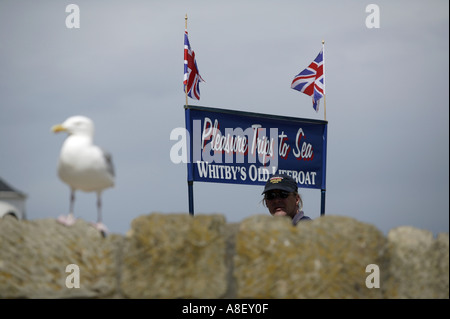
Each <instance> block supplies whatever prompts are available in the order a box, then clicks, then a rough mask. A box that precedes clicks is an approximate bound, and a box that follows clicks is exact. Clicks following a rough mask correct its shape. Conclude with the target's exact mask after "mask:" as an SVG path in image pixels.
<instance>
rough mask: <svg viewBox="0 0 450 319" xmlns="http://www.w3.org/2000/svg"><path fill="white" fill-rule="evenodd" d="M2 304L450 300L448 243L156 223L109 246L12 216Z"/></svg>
mask: <svg viewBox="0 0 450 319" xmlns="http://www.w3.org/2000/svg"><path fill="white" fill-rule="evenodd" d="M71 267H75V268H71ZM77 276H78V277H77ZM77 283H79V288H78V287H77ZM0 298H10V299H11V298H14V299H15V298H27V299H35V298H45V299H47V298H101V299H105V298H133V299H143V298H151V299H159V298H165V299H174V298H192V299H225V298H231V299H233V298H264V299H279V298H284V299H286V298H301V299H317V298H333V299H342V298H358V299H361V298H364V299H399V298H402V299H403V298H408V299H413V298H414V299H417V298H421V299H430V298H433V299H435V298H438V299H444V298H445V299H448V298H449V235H448V233H441V234H439V235H438V236H437V237H436V238H435V237H434V236H433V234H432V233H431V232H429V231H426V230H420V229H416V228H413V227H407V226H404V227H398V228H395V229H392V230H391V231H390V232H389V233H388V235H387V236H384V235H383V234H382V233H381V232H380V231H379V230H378V229H376V228H375V227H374V226H372V225H370V224H366V223H362V222H359V221H357V220H355V219H352V218H348V217H343V216H332V215H328V216H323V217H320V218H318V219H315V220H313V221H309V222H304V223H300V224H299V225H297V226H296V227H294V226H292V225H291V224H290V221H289V220H288V219H287V218H281V217H280V218H273V217H271V216H266V215H256V216H252V217H250V218H247V219H245V220H244V221H242V222H241V223H238V224H231V223H227V222H226V220H225V217H224V216H222V215H196V216H194V217H193V216H190V215H188V214H159V213H152V214H149V215H143V216H140V217H138V218H136V219H134V220H133V221H132V224H131V228H130V231H129V232H128V233H127V234H126V235H125V236H121V235H117V234H109V235H107V236H106V237H103V236H101V235H100V234H99V233H98V231H96V230H95V229H94V228H93V227H92V226H91V225H90V224H89V223H87V222H85V221H83V220H78V221H77V222H76V224H75V225H74V226H72V227H66V226H63V225H60V224H58V223H57V222H56V221H55V220H54V219H42V220H30V221H27V220H23V221H19V220H16V219H14V218H12V217H5V218H3V219H0Z"/></svg>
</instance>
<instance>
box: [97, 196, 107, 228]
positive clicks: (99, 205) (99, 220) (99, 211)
mask: <svg viewBox="0 0 450 319" xmlns="http://www.w3.org/2000/svg"><path fill="white" fill-rule="evenodd" d="M94 227H95V228H97V229H98V230H99V231H100V232H101V233H102V235H103V236H105V235H106V233H107V232H108V228H107V227H106V225H105V224H103V223H102V192H101V191H98V192H97V223H95V224H94Z"/></svg>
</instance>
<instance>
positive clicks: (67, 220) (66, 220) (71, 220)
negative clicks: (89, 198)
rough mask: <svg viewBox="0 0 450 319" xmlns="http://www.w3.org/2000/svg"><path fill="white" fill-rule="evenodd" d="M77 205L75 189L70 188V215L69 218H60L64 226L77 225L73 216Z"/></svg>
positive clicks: (59, 220)
mask: <svg viewBox="0 0 450 319" xmlns="http://www.w3.org/2000/svg"><path fill="white" fill-rule="evenodd" d="M74 204H75V189H73V188H70V207H69V215H67V216H63V215H61V216H59V217H58V219H57V220H58V222H60V223H61V224H64V225H66V226H72V225H73V224H75V221H76V218H75V217H74V216H73V207H74Z"/></svg>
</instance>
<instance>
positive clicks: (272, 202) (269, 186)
mask: <svg viewBox="0 0 450 319" xmlns="http://www.w3.org/2000/svg"><path fill="white" fill-rule="evenodd" d="M262 195H264V204H265V205H266V207H267V208H268V209H269V212H270V214H271V215H272V216H289V217H290V218H291V219H292V224H293V225H297V223H298V222H299V221H304V220H311V218H309V217H308V216H305V215H304V213H303V210H302V207H303V201H302V198H301V196H300V194H299V193H298V187H297V183H296V182H295V180H294V179H293V178H292V177H290V176H289V175H285V174H275V175H272V176H271V177H270V178H269V180H268V181H267V183H266V185H265V186H264V191H263V192H262Z"/></svg>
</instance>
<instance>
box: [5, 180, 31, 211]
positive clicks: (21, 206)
mask: <svg viewBox="0 0 450 319" xmlns="http://www.w3.org/2000/svg"><path fill="white" fill-rule="evenodd" d="M26 198H27V195H26V194H25V193H22V192H20V191H18V190H16V189H14V188H13V187H11V186H10V185H8V184H7V183H6V182H5V181H3V180H2V179H1V178H0V218H1V217H3V216H5V215H7V214H10V215H13V216H15V217H17V218H18V219H26V217H27V215H26V211H25V201H26Z"/></svg>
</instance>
